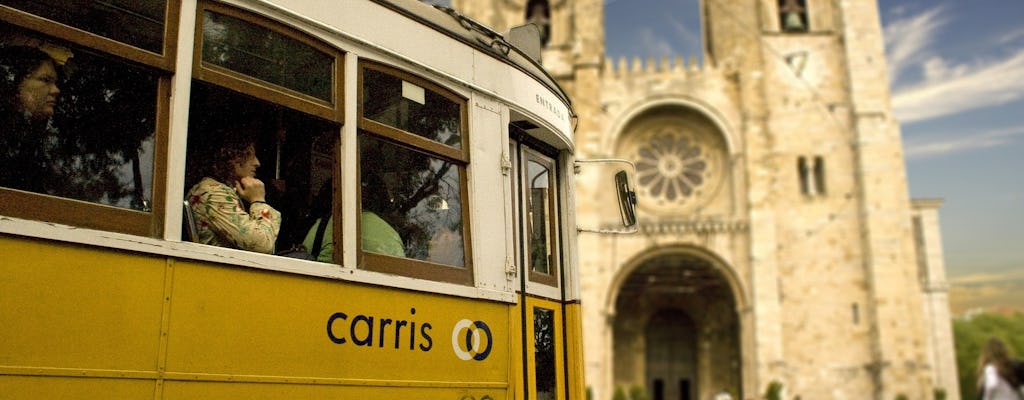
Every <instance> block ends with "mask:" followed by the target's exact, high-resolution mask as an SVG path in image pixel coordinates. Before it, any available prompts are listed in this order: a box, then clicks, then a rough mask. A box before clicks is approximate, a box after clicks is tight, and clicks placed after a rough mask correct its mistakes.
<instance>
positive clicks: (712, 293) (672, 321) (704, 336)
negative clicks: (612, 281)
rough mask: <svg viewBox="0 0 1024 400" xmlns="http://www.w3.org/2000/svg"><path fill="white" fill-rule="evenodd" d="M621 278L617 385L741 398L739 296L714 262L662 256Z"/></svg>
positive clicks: (650, 392)
mask: <svg viewBox="0 0 1024 400" xmlns="http://www.w3.org/2000/svg"><path fill="white" fill-rule="evenodd" d="M622 282H623V283H622V285H621V287H620V288H619V293H618V296H617V298H616V305H615V318H614V321H613V322H612V324H613V335H614V336H613V347H614V355H613V357H614V382H615V386H616V390H620V389H621V390H623V391H624V392H625V393H630V392H633V391H638V390H643V391H644V392H646V395H647V398H648V399H650V400H691V399H706V398H711V397H712V396H713V394H715V393H719V392H722V391H727V392H729V393H731V394H732V395H733V398H742V397H741V396H742V393H740V387H741V378H740V377H741V353H740V339H739V338H740V332H739V326H740V325H739V319H738V316H737V312H736V306H735V304H736V301H735V297H734V295H733V293H732V291H731V287H730V285H729V283H728V282H727V281H726V278H725V277H724V276H723V275H722V273H721V272H720V271H719V270H718V269H716V267H715V266H713V265H712V263H711V262H710V261H709V260H707V259H704V258H702V257H700V256H696V255H691V254H673V255H664V256H659V257H657V258H654V259H651V260H649V261H647V262H645V263H643V264H642V265H640V266H639V267H637V268H636V269H635V270H634V271H633V272H631V273H630V274H629V276H627V277H626V278H625V279H624V280H623V281H622Z"/></svg>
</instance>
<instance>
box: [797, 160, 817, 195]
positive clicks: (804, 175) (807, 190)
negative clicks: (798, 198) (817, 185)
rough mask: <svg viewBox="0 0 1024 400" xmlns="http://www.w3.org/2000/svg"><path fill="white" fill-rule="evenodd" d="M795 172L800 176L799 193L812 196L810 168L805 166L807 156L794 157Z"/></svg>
mask: <svg viewBox="0 0 1024 400" xmlns="http://www.w3.org/2000/svg"><path fill="white" fill-rule="evenodd" d="M796 172H797V175H798V177H799V178H800V193H803V194H804V195H807V196H813V195H814V192H812V190H813V189H812V188H811V179H810V169H809V167H808V166H807V157H804V156H800V157H798V158H797V159H796Z"/></svg>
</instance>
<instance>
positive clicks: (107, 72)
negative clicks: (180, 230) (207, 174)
mask: <svg viewBox="0 0 1024 400" xmlns="http://www.w3.org/2000/svg"><path fill="white" fill-rule="evenodd" d="M0 52H2V56H0V58H2V60H0V70H2V72H3V75H4V76H2V78H3V82H2V85H3V89H2V94H0V96H2V97H3V99H2V106H0V107H2V108H3V110H2V111H0V112H2V114H3V117H2V118H3V119H4V121H3V122H2V124H0V125H2V126H3V127H4V131H5V132H4V134H3V135H2V136H0V158H2V159H3V160H2V162H0V165H2V166H3V168H2V170H0V187H3V188H8V189H16V190H17V191H10V190H2V189H0V196H2V200H3V201H0V204H4V205H3V206H0V209H2V210H3V211H2V212H3V213H4V214H6V215H13V216H20V217H26V218H34V219H36V218H40V219H46V220H48V221H54V222H61V223H67V224H70V225H75V226H85V227H91V228H99V229H110V230H117V231H123V232H128V233H133V234H139V235H156V234H158V233H159V232H158V231H159V229H158V228H156V227H157V224H158V223H159V222H157V219H158V218H156V217H154V216H153V214H152V213H151V211H153V210H154V204H153V200H154V199H157V198H159V197H160V196H159V195H158V194H155V193H154V188H155V187H157V188H159V187H161V186H160V185H162V182H159V180H160V179H161V178H160V177H161V176H162V170H161V169H159V168H154V167H155V166H156V165H159V163H158V162H157V161H156V160H157V159H158V157H160V155H159V154H158V145H157V143H158V142H159V141H161V140H162V139H160V138H161V137H162V136H163V134H162V133H161V132H163V130H164V129H165V127H163V126H162V125H161V124H159V123H158V121H157V115H158V110H159V109H161V108H163V107H166V106H167V104H166V102H165V100H162V99H163V98H164V97H166V96H161V95H160V92H161V91H162V90H165V89H161V88H162V87H164V88H166V86H162V85H164V84H166V82H167V81H166V78H165V75H164V74H163V73H162V72H160V71H157V70H155V69H152V68H149V67H144V66H140V65H139V64H135V63H129V62H127V61H125V60H123V59H120V58H117V57H114V56H111V55H109V54H105V53H102V52H99V51H96V50H94V49H90V48H87V47H84V46H80V45H76V44H73V43H70V42H67V41H64V40H58V39H55V38H52V37H49V36H43V35H40V34H36V33H34V32H30V31H27V30H24V29H21V28H17V27H15V26H13V25H11V24H7V23H3V22H0ZM33 104H34V105H33ZM26 192H32V193H38V194H45V195H49V196H45V197H42V196H32V195H28V194H27V193H26ZM50 196H53V197H50ZM58 198H65V199H74V200H82V201H84V202H86V203H82V202H62V201H60V200H59V199H58ZM158 202H159V200H158ZM88 203H92V204H99V205H103V206H110V207H102V208H96V207H93V206H90V205H88ZM18 204H21V205H22V206H21V207H18V206H17V205H18ZM25 204H33V206H32V207H24V205H25ZM9 206H10V207H9ZM30 208H31V210H29V209H30ZM133 211H135V212H133ZM138 211H141V212H142V213H138Z"/></svg>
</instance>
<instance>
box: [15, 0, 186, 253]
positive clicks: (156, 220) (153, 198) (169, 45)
mask: <svg viewBox="0 0 1024 400" xmlns="http://www.w3.org/2000/svg"><path fill="white" fill-rule="evenodd" d="M166 7H167V8H166V10H165V13H164V31H163V49H162V51H161V53H160V54H157V53H153V52H150V51H147V50H143V49H140V48H138V47H134V46H132V45H130V44H128V43H124V42H120V41H117V40H114V39H111V38H107V37H104V36H101V35H98V34H95V33H92V32H88V31H85V30H82V29H78V28H73V27H70V26H67V25H64V24H62V23H59V22H56V21H53V20H50V19H46V18H43V17H40V16H37V15H34V14H31V13H28V12H25V11H22V10H19V9H15V8H12V7H11V6H7V5H0V21H2V22H4V23H7V24H10V25H12V26H14V27H17V28H20V29H24V30H26V31H28V32H31V33H32V34H35V35H39V36H43V37H47V38H52V39H54V40H57V41H61V42H65V43H67V44H69V45H71V46H73V47H76V48H81V49H82V50H84V51H93V52H96V53H97V54H99V56H100V57H105V58H108V59H110V60H112V61H113V62H118V63H123V64H125V65H135V66H137V67H141V68H142V69H146V70H149V71H150V73H151V74H152V76H153V77H154V78H155V81H156V97H155V98H154V99H153V103H152V105H153V108H154V110H153V115H154V118H155V120H154V122H153V126H152V128H153V139H152V140H153V150H152V151H153V159H152V168H153V169H152V177H151V179H152V181H151V182H150V184H151V185H152V187H151V190H152V192H151V194H150V199H149V202H150V205H149V207H148V209H147V210H135V209H129V208H121V207H117V206H111V205H105V204H101V203H94V202H90V201H85V200H77V199H73V198H67V197H58V196H53V195H47V194H40V193H32V192H27V191H21V190H16V189H10V188H2V187H0V204H2V205H3V206H0V214H3V215H9V216H12V217H18V218H26V219H33V220H42V221H47V222H53V223H60V224H67V225H71V226H77V227H83V228H90V229H98V230H104V231H112V232H121V233H126V234H131V235H136V236H148V237H161V236H162V235H163V231H164V221H163V215H164V211H165V207H166V205H165V204H164V203H165V190H166V184H167V141H168V134H169V133H168V132H169V129H170V123H169V121H168V115H170V93H171V77H172V75H173V72H174V62H175V58H176V56H177V51H176V49H177V48H176V44H177V37H178V29H179V21H180V18H179V16H180V10H181V3H180V0H168V1H167V4H166Z"/></svg>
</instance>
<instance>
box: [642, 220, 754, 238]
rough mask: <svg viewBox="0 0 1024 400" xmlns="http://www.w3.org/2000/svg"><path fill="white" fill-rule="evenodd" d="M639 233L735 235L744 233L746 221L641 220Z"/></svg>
mask: <svg viewBox="0 0 1024 400" xmlns="http://www.w3.org/2000/svg"><path fill="white" fill-rule="evenodd" d="M639 226H640V228H639V229H640V232H642V233H645V234H685V233H697V234H705V233H737V232H746V231H747V228H748V225H747V222H746V221H729V220H721V219H695V220H676V221H673V220H655V221H651V220H646V221H645V220H641V221H640V222H639Z"/></svg>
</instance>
